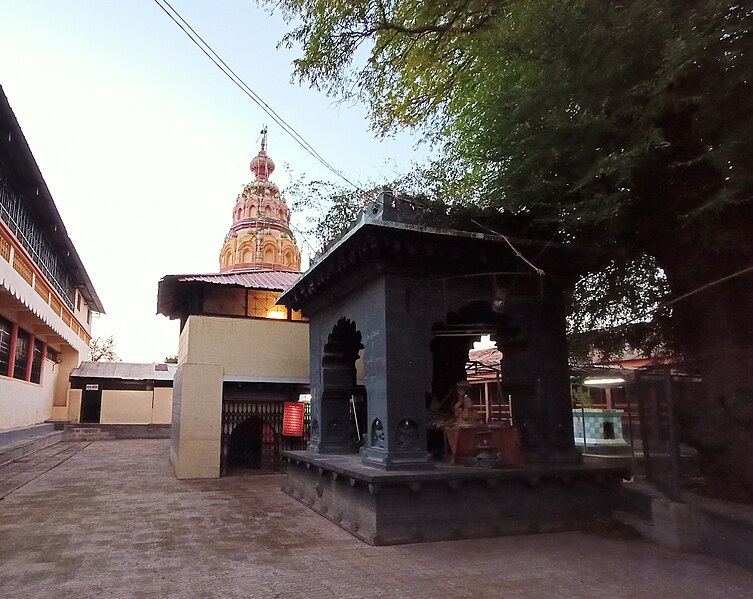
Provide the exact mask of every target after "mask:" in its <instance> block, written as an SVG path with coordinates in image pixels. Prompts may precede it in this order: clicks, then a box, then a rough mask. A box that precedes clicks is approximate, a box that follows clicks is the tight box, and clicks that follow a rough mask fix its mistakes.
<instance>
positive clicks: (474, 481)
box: [279, 191, 625, 545]
mask: <svg viewBox="0 0 753 599" xmlns="http://www.w3.org/2000/svg"><path fill="white" fill-rule="evenodd" d="M573 259H574V254H573V251H572V250H570V249H568V248H565V247H563V246H558V245H557V244H552V243H543V242H538V241H531V240H525V239H514V240H513V239H511V238H508V237H505V236H502V235H497V234H486V233H477V232H470V231H461V230H454V229H449V228H446V227H443V226H442V224H441V223H437V222H436V219H434V220H431V219H428V218H426V217H425V215H424V213H423V211H422V209H421V207H420V206H419V205H416V204H414V203H412V202H411V201H409V200H403V199H399V198H396V197H395V196H394V195H393V194H392V193H390V192H387V191H385V192H383V193H382V194H380V195H379V197H378V198H377V200H376V201H375V202H374V203H373V205H371V206H370V207H369V208H368V209H367V210H366V212H365V213H364V214H363V215H362V217H361V219H360V220H359V221H358V222H357V223H356V224H355V225H354V226H353V227H352V228H351V229H350V230H349V231H348V232H347V233H346V234H345V235H344V236H343V237H342V238H341V239H340V240H338V241H337V242H336V243H335V244H334V245H333V246H332V247H330V248H329V249H328V250H327V251H326V253H325V254H324V255H323V256H322V257H321V258H320V259H319V260H318V261H317V262H316V263H315V264H314V265H313V266H312V267H311V268H310V269H309V270H308V271H307V272H306V273H304V275H303V276H302V277H301V279H300V280H299V281H297V282H296V283H295V284H294V285H293V286H292V287H291V288H290V289H289V290H287V291H286V292H285V293H284V294H283V295H282V297H281V298H280V300H279V301H280V303H282V304H283V305H285V306H286V307H288V309H291V310H300V311H302V313H303V315H304V316H306V317H308V318H309V323H310V329H309V332H310V334H309V339H310V356H311V361H310V364H311V367H310V375H311V395H312V400H311V406H312V407H311V432H310V442H309V445H308V448H307V449H306V450H301V451H286V452H283V457H284V458H285V459H286V460H287V461H288V468H287V472H286V477H287V478H286V481H285V483H284V486H283V490H284V491H285V492H286V493H288V494H289V495H291V496H292V497H294V498H296V499H298V500H299V501H301V502H302V503H304V504H305V505H308V506H309V507H310V508H311V509H313V510H315V511H317V512H318V513H320V514H321V515H323V516H324V517H326V518H328V519H329V520H331V521H333V522H335V523H337V524H338V525H340V526H342V527H344V528H345V529H346V530H348V531H350V532H351V533H352V534H354V535H355V536H357V537H359V538H360V539H362V540H364V541H366V542H368V543H371V544H376V545H381V544H393V543H408V542H416V541H429V540H443V539H455V538H469V537H479V536H493V535H500V534H519V533H525V532H536V531H551V530H563V529H568V528H572V527H574V526H577V524H578V523H579V522H581V521H583V520H584V519H587V518H590V517H592V516H593V514H594V513H600V512H604V511H606V510H608V509H609V507H610V505H613V502H614V500H615V499H616V496H617V494H618V492H619V488H620V480H621V478H622V475H623V474H625V472H624V470H623V469H622V468H621V467H620V468H615V467H611V466H603V465H598V466H591V465H586V464H584V463H583V460H582V456H581V453H580V452H579V451H578V449H577V448H576V447H575V445H574V441H573V421H572V411H571V405H570V389H569V376H568V366H567V347H566V341H565V317H564V315H565V308H564V289H565V288H566V283H567V282H568V280H569V278H570V277H572V276H574V274H573V269H572V268H571V267H570V266H569V265H570V264H571V262H572V260H573ZM534 262H535V266H533V264H532V263H534ZM486 334H488V335H491V338H492V339H494V340H496V342H497V344H498V346H499V348H500V350H501V351H502V354H503V356H504V357H503V359H502V378H501V384H502V388H503V391H504V393H505V394H506V395H508V396H509V398H510V402H511V405H512V413H513V420H514V425H513V426H511V425H510V424H509V423H503V422H495V421H483V420H482V418H481V417H480V415H479V413H478V412H477V411H476V409H475V408H474V406H473V402H472V401H471V400H470V398H469V397H468V393H467V388H468V383H467V381H466V378H467V375H466V371H465V365H466V362H467V359H468V351H469V349H470V348H471V347H472V344H473V341H474V340H475V339H477V338H478V337H479V336H480V335H486ZM357 360H360V361H361V362H362V364H363V385H362V386H359V385H357V384H356V361H357ZM356 394H359V395H360V396H361V398H362V399H363V400H364V401H365V404H366V406H365V407H366V410H365V414H366V415H365V418H363V419H360V418H358V417H357V415H356V410H355V409H354V407H353V406H354V403H353V400H354V397H355V396H356ZM359 420H361V422H359Z"/></svg>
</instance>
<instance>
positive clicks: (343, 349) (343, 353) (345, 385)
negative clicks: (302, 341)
mask: <svg viewBox="0 0 753 599" xmlns="http://www.w3.org/2000/svg"><path fill="white" fill-rule="evenodd" d="M361 341H362V336H361V333H360V331H358V329H357V328H356V323H355V322H353V321H351V320H348V319H347V318H341V319H340V320H338V321H337V323H336V324H335V326H334V327H333V329H332V332H331V333H330V334H329V335H328V336H327V342H326V343H325V344H324V350H323V352H322V387H321V400H320V402H319V403H320V405H319V411H320V416H321V417H320V418H319V420H320V422H321V423H322V425H321V430H320V438H319V439H314V438H313V436H312V439H311V441H312V446H316V448H317V449H318V451H319V452H321V453H353V452H355V451H356V447H357V445H358V439H357V438H356V437H357V435H355V434H354V432H355V431H354V430H353V424H352V416H351V397H353V396H354V395H356V394H357V393H358V386H357V382H356V360H357V359H358V356H359V354H360V352H361V350H362V349H363V344H362V343H361ZM364 407H365V406H364ZM361 432H366V431H361Z"/></svg>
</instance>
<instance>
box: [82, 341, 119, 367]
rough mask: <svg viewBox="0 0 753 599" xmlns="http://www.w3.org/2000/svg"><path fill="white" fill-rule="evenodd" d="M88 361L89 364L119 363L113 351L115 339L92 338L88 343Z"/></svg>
mask: <svg viewBox="0 0 753 599" xmlns="http://www.w3.org/2000/svg"><path fill="white" fill-rule="evenodd" d="M89 361H91V362H120V361H121V360H120V358H119V357H118V354H117V352H116V351H115V339H114V338H113V336H112V335H110V336H109V337H93V338H92V340H91V343H89Z"/></svg>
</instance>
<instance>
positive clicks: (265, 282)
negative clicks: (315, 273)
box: [165, 270, 301, 291]
mask: <svg viewBox="0 0 753 599" xmlns="http://www.w3.org/2000/svg"><path fill="white" fill-rule="evenodd" d="M171 277H174V278H175V279H176V280H178V281H180V282H183V281H200V282H203V283H217V284H220V285H240V286H241V287H247V288H249V289H264V290H268V291H285V290H286V289H289V288H290V287H292V286H293V284H294V283H295V282H296V281H297V280H298V279H299V278H300V277H301V273H299V272H294V271H288V270H246V271H242V272H225V273H212V274H204V275H171ZM165 278H167V277H165Z"/></svg>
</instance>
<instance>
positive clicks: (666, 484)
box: [633, 367, 701, 501]
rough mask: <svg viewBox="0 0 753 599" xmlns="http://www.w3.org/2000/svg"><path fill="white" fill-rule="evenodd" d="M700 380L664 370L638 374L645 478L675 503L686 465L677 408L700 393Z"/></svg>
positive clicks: (636, 381) (635, 382) (637, 385)
mask: <svg viewBox="0 0 753 599" xmlns="http://www.w3.org/2000/svg"><path fill="white" fill-rule="evenodd" d="M699 382H700V379H698V378H697V377H693V376H689V375H682V374H678V373H676V372H672V371H671V370H670V368H668V367H666V368H663V369H661V370H658V369H657V370H653V371H637V372H636V373H635V380H634V387H633V394H634V396H635V397H636V399H637V403H638V413H639V417H640V435H641V443H642V450H643V459H644V466H645V470H646V478H647V479H649V480H650V481H651V482H652V483H653V484H654V485H656V487H657V488H658V489H659V490H660V491H662V492H663V493H665V494H666V495H667V497H669V498H670V499H672V500H675V501H680V500H681V493H680V487H681V482H682V477H683V476H684V473H683V464H682V462H681V457H682V456H681V451H680V427H679V422H678V416H677V406H678V405H679V404H681V403H682V402H685V401H688V400H689V399H690V398H691V396H692V395H693V394H696V393H700V392H701V385H700V384H699Z"/></svg>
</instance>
